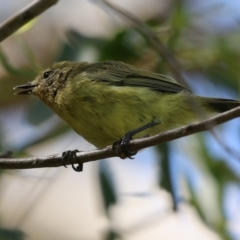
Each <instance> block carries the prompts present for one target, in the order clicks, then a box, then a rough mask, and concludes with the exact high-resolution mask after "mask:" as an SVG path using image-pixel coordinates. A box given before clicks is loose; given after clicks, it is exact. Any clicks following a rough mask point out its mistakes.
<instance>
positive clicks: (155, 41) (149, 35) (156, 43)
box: [96, 0, 188, 86]
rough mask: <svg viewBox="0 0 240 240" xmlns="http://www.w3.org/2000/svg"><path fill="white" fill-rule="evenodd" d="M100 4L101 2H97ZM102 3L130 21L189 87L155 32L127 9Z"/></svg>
mask: <svg viewBox="0 0 240 240" xmlns="http://www.w3.org/2000/svg"><path fill="white" fill-rule="evenodd" d="M96 1H97V2H99V0H96ZM100 2H101V3H104V4H105V5H106V6H108V7H109V8H110V9H112V10H114V11H115V12H116V13H118V14H120V15H121V16H124V17H125V18H126V19H127V20H130V21H131V22H132V23H134V25H135V26H136V28H137V29H138V31H139V32H140V33H141V34H142V35H143V36H145V37H146V39H147V40H148V41H149V42H150V43H151V44H152V46H153V47H154V48H155V49H156V50H157V51H158V53H159V54H160V56H161V57H163V59H164V60H165V61H166V62H167V64H168V66H169V68H170V70H171V72H172V74H173V75H174V77H175V79H176V80H177V81H178V82H179V83H181V84H183V85H184V86H188V84H187V83H186V81H185V80H184V78H183V76H182V74H181V71H180V70H179V69H181V68H180V63H179V62H178V60H177V59H176V58H175V57H174V55H173V54H172V52H171V51H170V50H169V49H168V48H167V47H166V46H165V45H164V43H163V42H162V41H161V40H160V38H159V37H158V36H157V35H156V33H155V32H153V31H151V30H150V29H149V28H148V27H147V26H146V25H145V24H144V23H143V22H142V21H141V20H140V19H138V18H137V17H136V16H134V15H133V14H132V13H130V12H128V11H127V10H125V9H122V8H120V7H119V6H116V5H114V4H112V3H109V2H108V1H106V0H100Z"/></svg>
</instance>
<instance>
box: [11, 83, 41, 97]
mask: <svg viewBox="0 0 240 240" xmlns="http://www.w3.org/2000/svg"><path fill="white" fill-rule="evenodd" d="M36 86H37V84H32V83H28V84H24V85H19V86H16V87H14V88H13V90H20V91H18V92H16V93H15V95H21V94H32V90H33V89H34V88H35V87H36Z"/></svg>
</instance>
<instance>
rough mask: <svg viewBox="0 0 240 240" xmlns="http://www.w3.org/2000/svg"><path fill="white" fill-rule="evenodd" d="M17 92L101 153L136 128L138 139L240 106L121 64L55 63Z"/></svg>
mask: <svg viewBox="0 0 240 240" xmlns="http://www.w3.org/2000/svg"><path fill="white" fill-rule="evenodd" d="M15 89H19V90H20V91H18V92H17V94H33V95H34V96H36V97H37V98H39V99H41V100H42V101H43V102H44V103H45V104H46V105H48V106H49V107H50V108H52V109H53V110H54V112H56V113H57V114H58V115H59V116H60V118H62V119H63V120H64V121H65V122H66V123H67V124H68V125H69V126H71V127H72V128H73V129H74V130H75V131H76V132H77V133H78V134H79V135H81V136H82V137H84V138H85V139H86V140H87V141H88V142H90V143H92V144H93V145H95V146H96V147H97V148H102V147H105V146H107V145H110V144H112V143H113V142H115V141H116V140H118V139H121V138H122V137H123V136H124V135H125V134H126V133H128V132H130V131H132V130H135V129H137V131H136V132H137V134H135V135H134V137H143V136H146V135H153V134H157V133H159V132H162V131H165V130H169V129H172V128H175V127H178V126H182V125H184V124H188V123H191V122H193V121H195V120H198V119H201V115H202V116H204V117H207V116H210V115H212V114H214V113H217V112H223V111H226V110H229V109H232V108H234V107H237V106H240V102H239V101H236V100H228V99H219V98H206V97H201V96H198V95H195V94H193V93H192V92H191V90H189V89H188V88H187V87H185V86H182V85H180V84H179V83H177V82H176V81H175V80H173V79H172V78H170V77H167V76H165V75H162V74H159V73H154V72H150V71H145V70H140V69H138V68H135V67H133V66H131V65H128V64H125V63H122V62H117V61H104V62H98V63H86V62H67V61H66V62H56V63H53V64H52V65H51V66H49V67H48V68H47V69H46V70H44V71H42V72H41V73H40V74H39V75H38V76H37V77H36V78H35V80H33V81H32V82H31V83H28V84H26V85H21V86H17V87H15ZM143 129H144V130H143ZM138 130H139V131H138ZM140 130H142V131H140ZM133 133H135V131H133Z"/></svg>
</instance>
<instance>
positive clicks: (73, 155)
mask: <svg viewBox="0 0 240 240" xmlns="http://www.w3.org/2000/svg"><path fill="white" fill-rule="evenodd" d="M78 152H79V151H78V150H77V149H76V150H72V151H71V150H68V151H65V152H63V153H62V164H63V166H64V167H65V168H67V166H66V164H65V161H66V160H69V159H75V158H76V154H77V153H78ZM72 168H73V170H74V171H76V172H82V170H83V163H78V165H77V167H75V166H74V164H73V163H72Z"/></svg>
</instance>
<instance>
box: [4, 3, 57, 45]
mask: <svg viewBox="0 0 240 240" xmlns="http://www.w3.org/2000/svg"><path fill="white" fill-rule="evenodd" d="M57 2H58V0H36V1H33V2H31V3H30V4H29V5H27V6H26V7H24V8H23V9H21V10H20V11H19V12H17V13H16V14H14V15H13V16H11V17H10V18H8V19H7V20H5V21H4V22H3V23H1V24H0V42H2V41H3V40H4V39H5V38H7V37H9V36H10V35H11V34H13V33H14V32H15V31H16V30H18V29H19V28H21V27H22V26H23V25H25V24H26V23H28V22H29V21H30V20H32V19H33V18H35V17H37V16H38V15H40V14H41V13H43V12H44V11H46V10H47V9H48V8H50V7H51V6H53V5H55V4H56V3H57Z"/></svg>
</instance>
